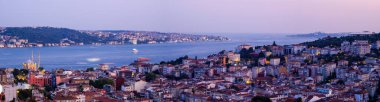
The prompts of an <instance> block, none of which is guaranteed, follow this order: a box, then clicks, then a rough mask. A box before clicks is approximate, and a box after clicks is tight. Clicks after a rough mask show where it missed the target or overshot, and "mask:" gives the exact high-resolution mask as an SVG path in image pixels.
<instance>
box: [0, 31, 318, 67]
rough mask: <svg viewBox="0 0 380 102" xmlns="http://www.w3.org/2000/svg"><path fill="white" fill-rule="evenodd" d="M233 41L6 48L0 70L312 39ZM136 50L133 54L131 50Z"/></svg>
mask: <svg viewBox="0 0 380 102" xmlns="http://www.w3.org/2000/svg"><path fill="white" fill-rule="evenodd" d="M224 36H227V37H229V38H231V39H232V40H230V41H222V42H221V41H219V42H218V41H216V42H188V43H163V44H141V45H105V46H68V47H41V48H5V49H0V56H1V57H0V67H13V68H21V67H22V63H23V62H26V61H27V60H28V59H30V57H31V53H32V51H33V52H34V55H35V56H34V57H35V58H36V59H37V58H38V53H40V56H41V66H43V67H44V68H46V69H48V70H51V69H54V68H65V69H84V68H88V67H96V66H97V65H98V64H100V63H109V64H110V65H111V66H121V65H129V64H130V63H131V62H133V61H134V60H136V59H137V58H139V57H145V58H149V59H151V63H158V62H160V61H169V60H174V59H176V58H178V57H181V56H184V55H189V56H191V57H194V56H198V58H202V57H206V56H207V55H210V54H214V53H217V52H219V51H221V50H234V48H235V47H236V46H238V45H240V44H251V45H266V44H272V43H273V41H276V43H277V44H279V45H284V44H295V43H300V42H305V41H311V40H314V39H312V38H291V37H285V36H284V35H250V34H239V35H224ZM134 48H135V49H138V50H139V52H138V53H137V54H134V53H133V52H132V49H134Z"/></svg>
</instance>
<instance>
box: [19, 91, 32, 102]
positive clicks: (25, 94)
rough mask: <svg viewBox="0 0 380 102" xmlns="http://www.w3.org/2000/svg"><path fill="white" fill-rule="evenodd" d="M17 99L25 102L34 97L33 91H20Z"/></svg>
mask: <svg viewBox="0 0 380 102" xmlns="http://www.w3.org/2000/svg"><path fill="white" fill-rule="evenodd" d="M17 91H18V93H17V98H18V99H20V100H23V101H26V100H27V99H28V98H31V97H32V90H31V89H19V90H17Z"/></svg>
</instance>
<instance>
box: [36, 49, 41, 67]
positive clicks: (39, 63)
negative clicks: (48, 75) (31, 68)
mask: <svg viewBox="0 0 380 102" xmlns="http://www.w3.org/2000/svg"><path fill="white" fill-rule="evenodd" d="M40 67H41V53H40V52H38V65H37V68H40Z"/></svg>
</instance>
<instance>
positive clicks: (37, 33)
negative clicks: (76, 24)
mask: <svg viewBox="0 0 380 102" xmlns="http://www.w3.org/2000/svg"><path fill="white" fill-rule="evenodd" d="M0 35H7V36H16V37H18V38H20V39H28V41H29V43H60V41H61V40H62V39H65V38H67V39H70V40H72V41H75V42H83V43H85V44H90V43H93V42H99V40H100V39H99V38H97V37H95V36H91V35H89V34H87V33H83V32H79V31H77V30H73V29H68V28H53V27H6V28H5V29H4V31H3V32H1V33H0Z"/></svg>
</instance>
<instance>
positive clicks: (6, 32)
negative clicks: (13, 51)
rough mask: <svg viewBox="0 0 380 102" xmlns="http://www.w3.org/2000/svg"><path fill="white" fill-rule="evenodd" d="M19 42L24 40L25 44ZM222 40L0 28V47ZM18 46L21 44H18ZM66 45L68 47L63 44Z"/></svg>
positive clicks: (127, 32) (145, 33)
mask: <svg viewBox="0 0 380 102" xmlns="http://www.w3.org/2000/svg"><path fill="white" fill-rule="evenodd" d="M22 40H27V41H26V43H25V42H24V41H22ZM222 40H228V38H226V37H221V36H211V35H192V34H181V33H163V32H152V31H130V30H99V31H96V30H95V31H88V30H86V31H85V30H83V31H82V30H74V29H68V28H55V27H0V44H3V45H7V44H11V45H9V46H12V45H15V46H21V47H23V44H24V43H25V44H24V45H25V46H28V45H30V44H32V46H34V45H33V43H37V44H63V43H67V42H68V43H70V45H78V44H79V43H83V44H147V43H149V44H154V43H165V42H191V41H222ZM21 43H22V44H21ZM64 45H68V44H64Z"/></svg>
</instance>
